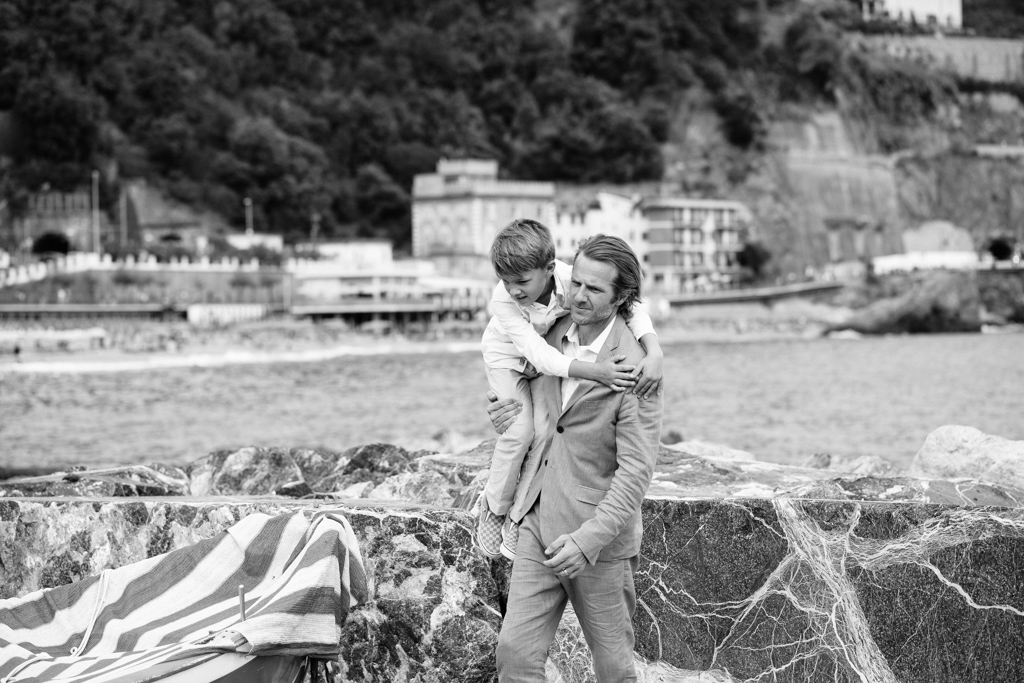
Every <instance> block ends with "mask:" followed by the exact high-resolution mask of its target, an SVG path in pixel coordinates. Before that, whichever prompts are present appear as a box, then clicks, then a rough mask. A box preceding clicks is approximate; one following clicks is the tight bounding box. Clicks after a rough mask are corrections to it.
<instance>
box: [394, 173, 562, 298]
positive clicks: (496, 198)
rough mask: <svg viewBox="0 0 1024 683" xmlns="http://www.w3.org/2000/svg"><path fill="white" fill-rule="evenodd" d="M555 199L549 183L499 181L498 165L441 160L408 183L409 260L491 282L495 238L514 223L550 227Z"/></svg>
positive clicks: (552, 221)
mask: <svg viewBox="0 0 1024 683" xmlns="http://www.w3.org/2000/svg"><path fill="white" fill-rule="evenodd" d="M554 195H555V186H554V184H553V183H546V182H527V181H518V180H499V179H498V162H497V161H491V160H485V159H453V160H448V159H442V160H440V161H439V162H438V163H437V173H425V174H420V175H417V176H416V177H415V178H414V179H413V186H412V252H413V256H415V257H417V258H422V259H429V260H430V261H432V262H434V263H435V264H436V266H437V269H438V272H439V273H442V274H447V275H456V274H458V275H460V276H462V277H470V278H474V277H475V278H484V279H489V280H493V279H494V273H493V271H492V269H491V263H490V257H489V255H488V253H489V250H490V247H491V242H492V241H493V240H494V235H495V234H496V233H497V232H498V230H500V229H501V228H502V227H504V226H505V225H507V224H508V223H509V222H510V221H512V220H513V219H514V218H533V219H535V220H538V221H540V222H541V223H543V224H545V225H547V226H550V225H552V224H553V223H554V218H555V205H554V201H553V200H554Z"/></svg>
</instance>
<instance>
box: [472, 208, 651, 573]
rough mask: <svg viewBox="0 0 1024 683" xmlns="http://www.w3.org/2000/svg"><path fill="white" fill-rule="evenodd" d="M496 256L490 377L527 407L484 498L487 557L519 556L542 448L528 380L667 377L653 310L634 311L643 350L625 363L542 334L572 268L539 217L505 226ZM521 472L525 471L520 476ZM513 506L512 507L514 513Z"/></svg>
mask: <svg viewBox="0 0 1024 683" xmlns="http://www.w3.org/2000/svg"><path fill="white" fill-rule="evenodd" d="M491 263H492V265H493V266H494V271H495V273H496V274H497V276H498V277H499V278H500V279H501V282H500V283H499V284H498V285H497V286H496V287H495V289H494V294H493V296H492V298H491V310H492V313H493V317H492V318H491V320H490V322H489V323H488V325H487V329H486V330H485V331H484V334H483V340H482V341H483V356H484V364H485V366H486V372H487V381H488V383H489V385H490V387H491V391H492V392H494V393H495V394H496V395H497V396H498V397H499V398H500V399H515V400H517V401H518V402H519V403H520V404H521V405H522V412H521V413H520V414H519V415H518V416H517V417H516V419H515V422H514V423H512V424H511V426H509V427H508V428H507V429H506V430H505V431H504V433H503V434H501V435H499V437H498V440H497V442H496V443H495V446H494V453H493V455H492V457H491V464H490V469H489V472H488V479H487V483H486V484H485V486H484V490H483V492H482V494H481V498H480V503H479V505H480V509H479V520H478V524H477V533H476V540H477V544H478V545H479V547H480V548H481V550H482V551H483V552H484V553H485V554H487V555H488V556H490V557H500V556H501V555H504V556H505V557H507V558H509V559H513V558H514V557H515V551H516V543H517V539H518V525H517V524H516V521H517V520H519V519H522V517H523V515H524V514H526V509H522V508H523V504H524V500H525V496H526V493H527V491H528V489H529V485H530V479H531V477H532V473H533V472H536V471H537V462H536V459H537V458H538V457H539V452H537V449H534V450H535V452H534V453H532V454H531V455H530V456H529V457H530V458H531V461H530V462H527V463H525V464H524V460H525V459H526V458H527V457H528V456H527V453H528V452H530V446H531V443H532V442H533V440H534V435H535V434H536V433H537V432H536V430H535V427H534V414H533V402H532V400H531V397H530V380H531V379H533V378H535V377H537V376H538V375H547V376H552V377H556V378H572V379H576V380H587V381H591V382H598V383H600V384H603V385H605V386H606V387H608V388H610V389H611V390H613V391H617V392H621V391H624V390H625V389H627V388H630V387H634V393H635V394H637V395H638V396H640V397H644V398H646V397H647V396H649V395H650V394H653V393H657V392H658V390H659V387H660V384H661V379H662V367H661V363H662V352H661V347H660V346H659V344H658V340H657V336H656V335H655V334H654V327H653V326H652V325H651V319H650V317H649V316H648V315H647V314H646V313H644V312H642V311H638V310H637V311H631V316H630V317H629V318H628V322H627V324H628V326H629V329H630V331H631V332H632V334H633V336H634V337H635V338H636V339H637V340H639V342H640V344H641V345H642V346H643V348H644V350H645V351H646V356H644V357H642V358H639V359H637V361H636V362H635V364H630V365H621V364H620V363H621V361H622V360H623V359H624V358H625V356H622V355H616V356H611V357H609V358H608V359H606V360H602V362H592V361H587V360H580V359H577V358H573V357H570V356H568V355H563V353H562V352H561V351H560V350H559V349H556V348H554V347H552V346H549V345H548V344H547V343H546V342H545V341H544V339H543V335H544V334H546V333H547V332H548V330H549V329H550V328H551V327H552V325H553V324H554V323H555V322H556V321H557V320H558V319H560V318H562V317H564V316H565V315H566V313H567V312H568V300H567V296H568V290H569V280H570V278H571V273H572V267H571V266H569V265H568V264H565V263H562V262H561V261H556V260H555V246H554V242H553V241H552V239H551V233H550V231H548V229H547V228H546V227H545V226H544V225H542V224H541V223H539V222H537V221H533V220H529V219H517V220H514V221H512V222H511V223H510V224H509V225H507V226H505V227H504V228H502V230H501V231H499V232H498V234H497V235H496V236H495V238H494V242H493V244H492V246H491ZM520 475H522V476H520ZM510 513H511V514H510Z"/></svg>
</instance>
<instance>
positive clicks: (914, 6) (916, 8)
mask: <svg viewBox="0 0 1024 683" xmlns="http://www.w3.org/2000/svg"><path fill="white" fill-rule="evenodd" d="M858 1H859V2H860V10H861V15H862V16H863V17H864V21H870V20H871V19H879V18H885V19H892V20H893V21H898V22H901V23H908V24H909V23H916V24H919V25H921V26H936V27H942V28H953V29H960V28H963V23H964V22H963V2H962V0H858Z"/></svg>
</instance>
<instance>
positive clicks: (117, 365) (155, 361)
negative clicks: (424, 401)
mask: <svg viewBox="0 0 1024 683" xmlns="http://www.w3.org/2000/svg"><path fill="white" fill-rule="evenodd" d="M665 322H666V321H662V323H663V327H662V329H661V330H660V331H659V332H658V336H659V340H660V341H661V343H662V344H663V345H665V344H750V343H770V342H795V341H800V342H813V341H819V340H823V341H832V342H850V341H860V340H862V339H870V338H874V336H873V335H861V334H858V333H833V334H828V335H824V334H822V327H821V326H820V325H816V324H813V323H810V324H805V325H803V326H792V327H789V328H788V329H771V328H767V329H766V328H764V327H762V328H760V329H755V330H751V329H749V328H743V327H740V328H737V327H733V326H728V327H726V326H719V325H706V326H705V325H695V326H686V325H682V326H680V325H672V324H671V323H669V324H664V323H665ZM244 331H245V328H244V327H236V328H228V329H225V330H222V331H221V332H220V333H216V332H215V333H214V337H219V338H216V339H215V340H209V341H205V342H203V343H200V344H196V345H195V346H196V347H198V348H196V350H194V351H192V350H188V346H192V345H191V344H188V345H186V348H184V349H183V348H180V347H178V348H176V349H174V348H171V349H163V350H160V349H152V350H145V351H141V350H140V351H128V350H124V349H120V348H112V349H88V350H81V351H45V352H40V351H33V352H30V353H28V354H24V353H23V354H22V356H21V357H20V358H18V359H15V358H14V357H13V356H10V355H0V377H2V376H3V375H5V374H11V375H14V374H19V375H21V374H83V373H116V372H145V371H151V370H166V369H176V368H214V367H226V366H232V365H271V364H276V363H315V362H321V361H327V360H333V359H336V358H343V357H360V356H383V355H415V354H451V353H468V352H479V351H480V342H479V340H478V339H479V337H478V335H475V334H473V335H467V334H458V335H453V338H452V339H450V340H446V339H444V338H443V337H441V338H427V339H424V338H409V337H405V336H402V335H390V336H384V337H380V336H372V335H362V334H359V333H349V334H343V335H338V336H334V337H333V338H331V339H330V340H320V341H314V340H310V339H288V340H284V339H274V340H266V341H269V343H262V344H253V343H247V342H246V341H243V340H240V339H238V333H239V332H243V333H244ZM1022 333H1024V326H1006V327H1002V328H999V329H996V330H983V331H982V333H980V334H982V335H984V336H989V335H991V334H1022ZM204 334H209V332H208V331H206V332H204ZM884 336H889V335H880V337H884ZM210 341H212V343H210ZM254 346H255V348H253V347H254Z"/></svg>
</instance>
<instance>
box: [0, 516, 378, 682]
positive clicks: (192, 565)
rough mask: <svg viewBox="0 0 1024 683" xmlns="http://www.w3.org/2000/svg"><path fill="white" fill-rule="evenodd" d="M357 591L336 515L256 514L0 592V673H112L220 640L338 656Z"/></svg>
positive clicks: (353, 551) (346, 535)
mask: <svg viewBox="0 0 1024 683" xmlns="http://www.w3.org/2000/svg"><path fill="white" fill-rule="evenodd" d="M239 586H244V596H245V605H246V619H245V620H244V621H242V620H241V617H240V605H239V598H238V594H239ZM365 597H366V576H365V573H364V570H363V562H362V558H361V557H360V554H359V546H358V543H357V541H356V538H355V535H354V534H353V532H352V528H351V527H350V526H349V524H348V521H347V520H346V519H345V518H344V517H343V516H341V515H340V514H333V513H329V512H322V513H317V514H315V515H312V518H310V517H309V516H308V514H303V513H301V512H300V513H295V514H288V515H282V516H278V517H270V516H268V515H264V514H253V515H250V516H248V517H246V518H245V519H243V520H242V521H240V522H238V523H237V524H235V525H234V526H232V527H231V528H229V529H227V530H225V531H224V532H222V533H221V534H219V535H218V536H216V537H214V538H211V539H208V540H206V541H201V542H199V543H196V544H195V545H192V546H189V547H186V548H182V549H180V550H175V551H172V552H169V553H166V554H164V555H158V556H156V557H152V558H149V559H147V560H143V561H141V562H136V563H135V564H131V565H128V566H125V567H121V568H118V569H112V570H106V571H104V572H103V573H102V574H101V575H100V576H94V577H90V578H87V579H83V580H81V581H78V582H77V583H73V584H69V585H66V586H59V587H57V588H51V589H47V590H42V591H36V592H35V593H31V594H29V595H26V596H24V597H21V598H13V599H10V600H0V680H2V681H5V682H9V681H17V682H18V683H23V682H26V681H68V682H78V681H90V682H96V683H99V682H109V683H113V682H114V681H125V680H134V679H135V678H134V674H137V673H138V672H142V671H147V670H151V669H153V668H157V669H161V668H163V669H166V668H167V663H170V662H174V661H181V663H182V664H184V663H185V662H186V661H187V662H190V663H196V662H201V661H203V660H205V659H208V658H215V657H217V656H218V654H219V653H224V652H231V653H241V654H244V655H313V656H323V657H336V656H337V655H338V652H339V639H340V637H341V626H342V623H343V622H344V620H345V617H346V615H347V614H348V611H349V609H350V608H352V607H353V606H355V605H357V604H359V603H360V602H361V601H362V600H364V599H365ZM233 656H235V657H238V655H237V654H235V655H233Z"/></svg>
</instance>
